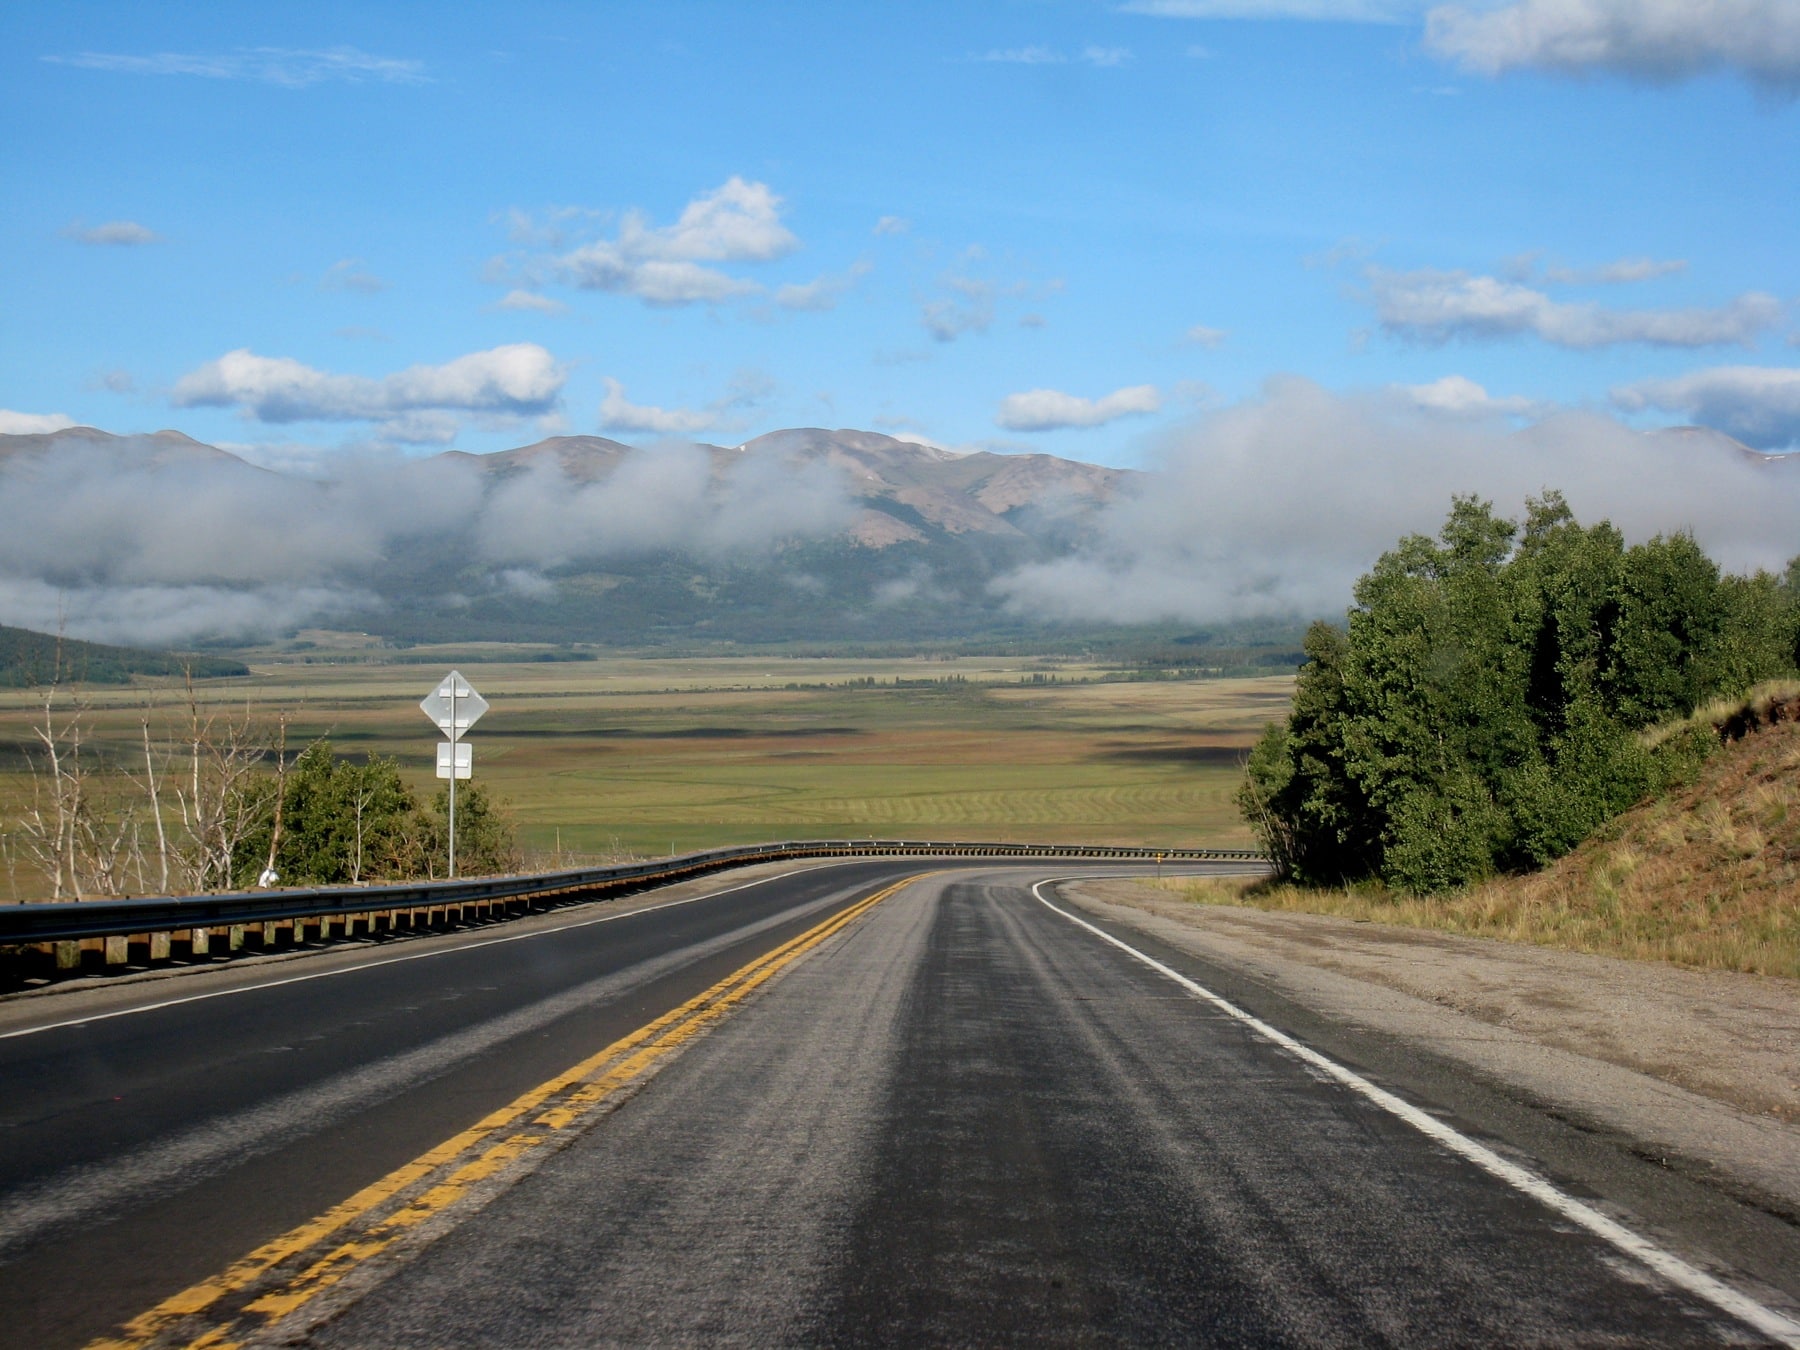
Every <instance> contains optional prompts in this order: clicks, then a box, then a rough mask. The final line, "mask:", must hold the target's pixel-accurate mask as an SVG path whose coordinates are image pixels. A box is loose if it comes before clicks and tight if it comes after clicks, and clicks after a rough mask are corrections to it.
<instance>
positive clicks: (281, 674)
mask: <svg viewBox="0 0 1800 1350" xmlns="http://www.w3.org/2000/svg"><path fill="white" fill-rule="evenodd" d="M493 654H495V655H498V654H500V653H493ZM418 655H419V654H418V653H411V654H409V656H410V658H411V659H410V660H409V662H408V664H405V665H399V664H383V663H381V662H380V661H379V660H370V661H366V662H364V663H358V664H344V665H329V664H318V663H315V664H298V663H293V662H291V661H290V662H276V661H258V660H255V659H252V661H251V666H252V670H253V672H254V673H253V674H252V676H251V677H250V678H249V679H246V680H230V681H218V682H212V683H209V684H208V685H207V686H206V687H205V689H204V691H203V694H202V697H203V698H205V699H206V700H208V701H209V702H212V703H215V704H220V705H223V706H226V707H230V708H235V709H237V710H239V711H242V709H243V708H245V707H246V706H250V707H253V708H254V709H255V710H256V712H257V713H258V714H259V715H263V716H269V717H272V716H273V715H274V713H275V712H276V711H277V710H278V709H280V710H286V712H287V713H288V715H289V717H290V731H289V746H290V748H295V749H297V748H298V747H299V746H301V745H303V744H305V743H306V742H307V741H309V740H311V739H312V738H314V737H316V736H330V737H331V739H332V742H333V744H334V745H335V746H336V747H337V749H338V750H339V751H340V752H341V753H350V754H360V753H363V752H369V751H373V752H378V753H381V754H386V755H393V756H395V757H396V758H398V759H399V761H400V762H401V765H402V767H403V770H404V771H405V773H406V774H407V776H408V777H409V778H411V779H413V780H414V781H415V783H416V784H417V785H418V786H420V787H421V788H425V787H430V786H434V784H433V781H432V778H431V774H432V764H433V758H432V757H433V755H434V753H435V751H434V739H435V735H436V733H435V732H434V731H433V730H432V728H431V726H430V724H429V723H427V722H426V720H425V718H424V716H423V714H421V713H420V712H419V711H418V707H417V704H418V700H419V699H420V698H421V697H423V696H424V695H425V693H426V692H428V691H429V689H430V688H431V686H432V684H433V682H434V681H435V679H436V678H437V677H438V676H439V675H441V673H442V670H441V669H439V668H438V667H437V666H434V665H429V664H418V663H417V662H418ZM469 655H470V653H469V652H468V651H467V649H466V648H464V649H461V650H460V652H459V657H460V658H461V659H463V660H465V661H466V659H467V657H468V656H469ZM444 668H448V662H446V664H445V667H444ZM463 669H464V673H465V674H466V675H467V676H468V677H469V678H470V680H471V681H472V682H473V683H474V684H475V686H476V687H477V688H478V689H480V691H481V692H482V693H483V694H484V695H485V696H486V697H487V698H488V700H489V701H490V703H491V704H492V705H493V706H492V711H491V712H489V713H488V715H487V717H486V718H485V719H484V720H483V721H482V722H481V724H480V725H479V726H478V727H477V728H476V729H475V731H474V732H473V733H472V734H471V736H470V739H471V740H472V741H473V743H474V745H475V757H476V758H475V773H476V777H477V779H478V781H480V782H481V783H482V784H483V785H485V786H486V787H488V788H489V789H490V790H492V791H493V792H494V793H496V794H497V795H498V796H499V797H501V798H502V799H504V800H505V801H506V802H508V803H509V804H510V807H511V810H512V813H513V815H514V817H515V819H516V820H517V821H518V824H519V827H520V834H521V838H522V841H523V843H524V845H525V847H526V849H527V852H528V854H530V855H531V856H532V860H533V861H534V862H539V863H545V864H548V863H550V862H552V861H555V860H556V859H557V858H558V857H559V856H560V858H561V859H562V860H564V861H580V860H591V859H601V858H610V857H618V856H628V855H658V854H663V853H666V852H668V851H670V850H671V849H673V850H675V851H677V852H680V851H685V850H688V849H692V848H698V847H702V846H706V845H712V844H722V843H737V842H748V841H759V840H770V839H783V838H805V837H823V836H832V837H837V836H868V835H875V836H890V837H891V836H912V837H920V836H926V837H933V838H942V839H1002V840H1021V841H1023V840H1038V841H1082V842H1091V843H1130V844H1137V843H1149V844H1169V845H1186V844H1197V843H1208V844H1244V843H1247V842H1248V841H1249V834H1248V831H1247V830H1246V829H1245V828H1244V826H1243V824H1242V822H1241V821H1240V820H1239V819H1238V817H1237V814H1236V812H1235V810H1234V808H1233V807H1232V805H1231V794H1232V792H1233V790H1234V789H1235V787H1236V783H1237V779H1238V764H1239V761H1240V758H1241V756H1242V754H1243V753H1244V751H1245V750H1246V749H1247V747H1248V746H1249V744H1250V743H1251V741H1252V740H1253V739H1254V736H1255V733H1256V732H1257V731H1258V730H1259V729H1260V728H1261V726H1262V725H1263V723H1265V722H1266V721H1268V720H1270V719H1271V718H1273V717H1277V716H1279V715H1282V714H1283V713H1284V712H1285V709H1286V706H1287V702H1288V698H1289V692H1290V689H1291V685H1292V681H1291V678H1289V677H1284V676H1271V677H1264V678H1258V679H1242V680H1229V679H1210V680H1191V679H1190V680H1156V681H1140V680H1131V679H1126V678H1123V677H1122V676H1121V675H1120V673H1119V672H1108V671H1106V670H1104V669H1101V668H1099V667H1094V666H1084V665H1082V664H1079V663H1054V664H1053V663H1048V662H1042V661H1033V660H1028V659H1022V658H999V657H988V658H979V657H962V658H954V659H948V660H944V659H923V658H920V659H913V660H880V661H875V660H850V659H830V658H819V659H793V658H768V657H755V658H709V659H690V660H659V659H655V658H634V657H623V656H621V657H610V658H606V659H600V660H594V661H579V662H531V661H525V662H505V661H483V662H480V663H478V664H476V663H470V664H465V665H464V667H463ZM84 697H85V699H86V701H87V704H88V712H87V714H86V715H87V717H88V718H89V720H90V722H91V723H92V726H93V729H94V735H95V744H97V745H99V746H102V747H105V748H109V749H111V750H112V751H113V752H115V753H123V752H124V749H125V747H126V745H127V744H128V743H129V742H130V741H131V740H132V739H133V738H135V737H136V736H137V735H138V734H139V725H138V724H139V719H140V717H141V716H142V715H143V710H144V709H145V708H146V707H149V708H150V709H151V711H152V715H153V717H155V718H165V717H166V718H173V717H174V716H175V715H176V713H177V712H178V711H179V705H180V700H181V698H182V697H183V695H182V693H181V691H180V690H179V689H178V688H174V687H169V686H166V685H165V686H161V687H155V686H151V685H144V684H140V685H138V686H136V687H133V688H130V689H97V690H91V691H87V692H86V693H85V695H84ZM31 715H32V702H31V696H30V695H29V694H27V693H26V692H25V691H5V692H4V693H0V754H4V755H5V759H4V762H3V771H0V793H3V794H4V796H3V798H0V813H4V812H5V811H6V810H7V808H8V807H9V806H16V804H17V803H18V802H19V801H20V800H21V794H23V793H26V792H28V791H29V785H30V780H29V777H28V775H27V774H25V773H24V772H22V761H21V756H20V747H22V746H23V745H25V744H26V743H28V741H29V736H30V732H29V721H30V718H31ZM20 884H22V885H26V886H28V885H29V883H28V882H21V883H20ZM21 898H24V897H23V896H22V895H21Z"/></svg>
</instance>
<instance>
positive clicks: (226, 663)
mask: <svg viewBox="0 0 1800 1350" xmlns="http://www.w3.org/2000/svg"><path fill="white" fill-rule="evenodd" d="M189 673H191V674H192V675H193V676H194V678H195V679H218V678H221V677H224V676H230V675H248V674H249V673H250V668H249V667H248V666H246V665H245V664H244V663H243V662H241V661H231V660H226V659H225V658H223V657H218V656H191V655H185V654H183V653H180V652H150V651H140V650H139V649H137V648H135V647H108V646H104V645H102V644H100V643H97V642H77V641H75V640H74V639H73V638H58V637H53V636H51V635H50V634H48V633H34V632H32V631H31V630H30V629H28V628H7V627H5V626H4V625H0V687H5V688H11V689H18V688H30V687H32V686H34V685H47V684H51V683H53V682H59V681H60V682H61V683H64V684H69V683H76V684H127V683H129V682H130V680H131V677H132V676H133V675H177V676H179V675H185V674H189Z"/></svg>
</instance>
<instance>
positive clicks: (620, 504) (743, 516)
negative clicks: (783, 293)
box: [475, 443, 856, 568]
mask: <svg viewBox="0 0 1800 1350" xmlns="http://www.w3.org/2000/svg"><path fill="white" fill-rule="evenodd" d="M855 518H856V507H855V505H854V503H853V502H852V500H851V495H850V492H849V488H848V484H847V483H846V481H845V480H844V477H843V475H842V474H841V473H840V472H839V471H838V470H836V469H832V468H830V467H828V466H826V465H823V464H819V463H816V462H815V463H793V462H790V461H789V460H787V459H785V458H783V457H782V456H780V455H779V454H777V453H775V452H772V451H762V452H756V451H746V452H739V453H738V455H737V457H736V458H735V459H734V460H732V461H730V462H729V463H727V464H726V466H725V467H724V468H723V469H722V470H721V471H720V472H718V473H716V474H715V472H714V461H713V458H712V455H711V454H710V453H709V452H708V451H706V450H705V449H703V448H701V447H698V446H692V445H682V444H676V443H671V444H666V445H661V446H655V447H651V448H647V449H641V450H634V451H632V452H631V453H630V454H628V455H627V456H626V457H625V458H624V459H623V460H622V461H621V462H620V463H619V465H618V467H617V468H616V469H614V470H613V472H612V473H611V474H610V475H609V476H608V477H606V478H605V479H603V480H601V481H599V482H595V483H587V484H578V483H573V482H571V481H570V480H569V479H568V478H566V477H565V476H564V475H563V474H562V472H561V471H560V470H559V469H557V468H556V467H555V466H553V465H539V466H537V467H536V468H534V469H532V470H531V471H529V472H527V473H524V474H520V475H517V476H516V477H512V478H509V479H507V480H506V481H504V482H502V483H501V484H499V485H498V486H496V487H495V488H494V489H493V491H492V492H491V493H490V494H489V495H488V497H487V499H486V502H485V504H484V505H483V507H482V510H481V513H480V520H479V522H478V524H477V527H476V532H475V539H476V546H477V551H478V553H479V555H480V556H481V557H483V558H485V559H489V560H491V561H493V562H496V563H503V564H512V565H528V566H531V567H536V568H555V567H562V566H565V565H567V564H570V563H574V562H579V561H582V560H584V559H589V560H591V559H604V558H622V557H631V556H633V555H643V554H646V553H652V552H657V551H660V550H663V549H683V550H691V551H694V552H699V553H706V554H715V555H716V554H725V553H732V552H737V551H742V550H749V549H764V548H768V547H770V546H773V545H776V544H779V543H781V542H783V541H785V540H790V539H804V538H818V537H821V536H825V535H830V534H835V533H837V532H838V531H839V530H842V529H845V528H847V527H848V526H849V525H850V524H851V523H852V522H853V521H854V520H855Z"/></svg>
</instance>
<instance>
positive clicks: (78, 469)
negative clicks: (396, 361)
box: [0, 433, 857, 645]
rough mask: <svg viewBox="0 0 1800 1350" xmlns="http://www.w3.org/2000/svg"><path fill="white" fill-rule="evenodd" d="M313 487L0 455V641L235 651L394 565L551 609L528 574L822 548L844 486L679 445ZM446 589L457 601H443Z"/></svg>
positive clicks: (442, 461)
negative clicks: (3, 631) (58, 635)
mask: <svg viewBox="0 0 1800 1350" xmlns="http://www.w3.org/2000/svg"><path fill="white" fill-rule="evenodd" d="M330 471H331V472H330V476H329V477H325V478H316V479H309V478H302V477H297V476H294V475H291V474H281V473H274V472H270V471H267V470H264V469H259V468H255V467H253V466H251V465H250V464H248V463H245V462H244V461H242V460H239V459H236V458H233V457H231V456H228V455H224V454H214V453H213V452H210V451H194V450H192V449H191V448H186V447H183V446H181V445H179V444H178V445H176V446H174V447H172V446H171V445H170V443H168V442H166V441H164V440H162V439H160V438H152V437H145V438H121V439H116V440H114V439H105V440H95V439H93V438H92V437H91V436H87V435H83V434H81V433H74V434H72V435H71V436H68V437H63V438H59V441H58V443H57V444H56V446H55V447H54V449H53V450H52V451H50V452H49V453H34V452H30V451H16V452H14V453H11V454H7V455H0V623H7V624H15V625H20V626H24V627H34V628H38V629H46V628H48V629H49V630H51V631H55V630H57V629H58V628H59V627H60V628H66V631H67V632H68V633H69V635H70V636H72V637H78V638H88V639H95V640H99V641H115V642H126V643H147V644H155V645H167V644H181V643H186V642H192V641H196V640H199V639H208V638H221V639H238V640H248V639H255V638H262V637H269V636H274V635H277V634H280V633H284V632H290V631H292V630H293V629H294V628H295V627H297V626H301V625H303V624H306V623H309V622H317V621H319V620H322V619H329V618H332V617H334V616H339V615H352V614H356V613H364V614H366V613H368V612H370V611H371V610H373V609H377V608H380V607H381V605H382V604H383V603H384V601H383V600H382V598H381V597H382V596H383V595H384V594H387V593H389V591H390V589H391V575H390V574H391V571H392V567H393V564H394V563H395V562H396V561H397V560H401V561H403V560H409V559H410V560H411V561H413V562H414V563H416V562H417V561H418V559H420V558H426V557H436V556H440V555H441V556H443V557H445V558H450V557H455V558H456V560H457V570H459V571H461V570H463V569H465V568H466V567H467V565H468V564H470V563H474V564H477V565H482V566H485V567H487V568H489V569H491V572H490V574H489V583H490V588H491V589H492V590H493V591H495V592H496V593H499V592H504V593H507V594H509V595H513V596H523V597H526V598H529V599H543V598H546V597H548V596H550V595H552V594H553V593H554V591H555V587H556V582H555V579H554V578H553V577H546V576H545V575H544V572H545V571H546V570H549V569H555V568H558V567H563V566H567V565H572V564H579V563H582V562H590V561H596V560H606V559H626V558H631V557H634V556H642V555H645V554H649V553H653V552H657V551H661V550H669V549H680V550H687V551H692V552H697V553H703V554H708V555H713V556H725V555H731V554H737V553H747V552H756V551H767V550H769V549H772V548H775V547H778V546H780V545H781V544H783V543H784V542H786V541H789V540H794V539H804V538H815V537H821V536H825V535H830V534H833V533H836V532H837V531H839V530H842V529H844V528H846V527H847V526H848V525H849V524H851V523H852V522H853V521H854V519H855V517H856V509H857V508H856V506H855V504H854V503H853V501H852V495H851V492H850V490H849V487H848V484H847V483H846V482H845V480H844V478H843V476H842V474H841V473H840V472H839V471H837V470H835V469H832V468H829V467H827V466H824V465H821V464H818V463H816V462H814V463H796V462H792V461H790V460H788V459H786V458H784V457H783V456H781V455H780V454H777V453H775V452H772V451H768V452H761V453H758V452H739V453H737V454H736V455H735V456H733V457H731V458H729V459H728V460H725V461H723V462H722V464H721V465H720V467H719V468H718V470H717V471H716V472H715V469H714V459H713V455H712V452H710V451H707V450H705V449H702V448H698V447H694V446H691V445H660V446H655V447H650V448H646V449H640V450H633V451H631V452H629V453H628V454H626V455H625V456H624V457H623V458H622V459H621V460H620V461H619V462H618V463H617V464H616V466H614V467H613V468H612V471H611V472H610V474H607V475H605V476H602V477H600V478H599V479H598V480H597V481H592V480H590V479H589V478H588V477H586V476H584V475H582V474H580V472H579V471H578V472H577V474H576V476H571V475H570V474H569V473H567V472H565V470H564V468H563V467H562V466H561V465H560V464H558V463H557V462H555V461H549V462H543V461H540V462H538V463H537V464H535V465H533V466H531V467H529V468H527V469H525V470H524V471H522V472H513V473H510V474H494V473H489V472H484V465H483V462H482V461H481V460H479V459H478V458H476V457H473V456H451V457H448V458H443V457H440V458H433V459H426V460H411V459H404V458H400V457H397V456H382V455H370V456H366V457H343V456H340V457H338V458H337V459H335V460H334V461H333V462H332V463H331V465H330ZM459 584H461V583H459Z"/></svg>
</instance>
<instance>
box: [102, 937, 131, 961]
mask: <svg viewBox="0 0 1800 1350" xmlns="http://www.w3.org/2000/svg"><path fill="white" fill-rule="evenodd" d="M104 942H105V947H104V948H103V950H104V952H105V961H106V964H107V965H109V966H122V965H124V964H125V962H126V961H127V960H128V959H129V957H130V954H131V939H130V937H129V936H127V935H126V934H124V933H117V934H112V935H109V936H108V937H106V938H105V939H104Z"/></svg>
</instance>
